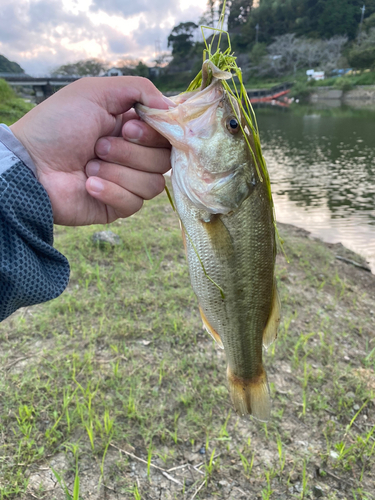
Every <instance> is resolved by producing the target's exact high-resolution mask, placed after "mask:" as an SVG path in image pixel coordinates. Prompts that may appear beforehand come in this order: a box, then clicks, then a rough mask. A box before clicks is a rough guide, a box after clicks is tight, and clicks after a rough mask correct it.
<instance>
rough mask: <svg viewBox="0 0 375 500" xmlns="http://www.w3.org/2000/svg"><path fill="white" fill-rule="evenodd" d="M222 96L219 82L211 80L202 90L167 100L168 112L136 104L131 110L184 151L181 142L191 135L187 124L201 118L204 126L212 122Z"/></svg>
mask: <svg viewBox="0 0 375 500" xmlns="http://www.w3.org/2000/svg"><path fill="white" fill-rule="evenodd" d="M224 95H225V94H224V89H223V87H222V85H221V83H220V80H217V79H214V80H213V82H212V83H211V84H210V85H209V86H208V87H206V88H205V89H203V90H194V91H192V92H185V93H183V94H179V95H176V96H173V97H170V99H171V100H172V101H173V102H174V103H175V104H176V106H170V107H169V109H155V108H149V107H147V106H145V105H144V104H140V103H137V104H136V105H135V107H134V109H135V111H136V113H137V114H138V116H139V117H140V118H141V119H142V120H143V121H144V122H146V123H147V124H148V125H150V126H151V127H152V128H154V129H155V130H156V131H157V132H159V134H161V135H163V136H164V137H165V138H166V139H168V141H169V142H170V143H171V144H172V146H174V147H176V148H178V149H182V150H187V144H186V141H184V139H186V137H187V136H188V135H189V133H190V132H191V131H190V129H189V126H188V124H189V122H191V121H192V120H197V119H200V118H202V119H203V115H204V119H205V120H207V123H209V122H212V121H213V120H214V118H215V112H216V108H217V106H219V104H220V103H221V102H222V100H223V99H224ZM206 128H207V127H206Z"/></svg>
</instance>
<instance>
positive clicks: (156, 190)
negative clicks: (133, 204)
mask: <svg viewBox="0 0 375 500" xmlns="http://www.w3.org/2000/svg"><path fill="white" fill-rule="evenodd" d="M150 181H151V182H150V186H149V190H148V192H147V194H146V196H145V197H144V199H145V200H151V199H152V198H154V197H155V196H157V195H158V194H160V193H161V192H162V191H163V189H164V187H165V179H164V177H163V176H162V175H161V174H152V177H151V179H150Z"/></svg>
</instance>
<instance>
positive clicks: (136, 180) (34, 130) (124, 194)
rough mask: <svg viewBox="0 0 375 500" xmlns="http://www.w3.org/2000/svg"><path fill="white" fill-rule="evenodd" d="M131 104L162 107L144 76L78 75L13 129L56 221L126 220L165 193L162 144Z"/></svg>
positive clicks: (165, 146) (162, 101)
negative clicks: (145, 204)
mask: <svg viewBox="0 0 375 500" xmlns="http://www.w3.org/2000/svg"><path fill="white" fill-rule="evenodd" d="M137 102H141V103H143V104H145V105H146V106H150V107H154V108H158V109H165V108H167V107H168V104H167V103H166V98H164V97H163V96H162V94H161V93H160V92H159V91H158V90H157V89H156V88H155V87H154V85H153V84H152V83H151V82H150V81H149V80H147V79H145V78H139V77H126V76H125V77H106V78H103V77H99V78H82V79H80V80H78V81H76V82H74V83H72V84H70V85H68V86H67V87H64V88H63V89H61V90H60V91H59V92H57V93H56V94H54V95H53V96H52V97H50V98H49V99H47V100H46V101H44V102H42V103H41V104H39V105H38V106H36V107H35V108H34V109H32V110H31V111H30V112H29V113H27V114H26V115H25V116H24V117H23V118H21V119H20V120H19V121H17V122H16V123H15V124H13V125H12V126H11V130H12V132H13V133H14V135H15V136H16V137H17V139H18V140H19V141H20V142H21V143H22V144H23V146H24V147H25V148H26V149H27V150H28V152H29V154H30V156H31V158H32V159H33V161H34V163H35V165H36V168H37V175H38V179H39V181H40V182H41V184H42V185H43V186H44V188H45V189H46V191H47V193H48V195H49V197H50V200H51V203H52V210H53V216H54V222H55V223H56V224H62V225H68V226H80V225H87V224H103V223H108V222H112V221H114V220H116V219H117V218H119V217H128V216H129V215H132V214H133V213H135V212H136V211H137V210H139V209H140V208H141V206H142V204H143V200H146V199H151V198H153V197H154V196H156V195H157V194H159V193H160V192H161V191H162V190H163V189H164V178H163V175H162V174H163V173H165V172H166V171H168V170H169V168H170V150H169V148H170V146H169V143H168V142H167V140H166V139H164V138H163V137H162V136H160V135H159V134H158V133H157V132H155V131H154V130H153V129H152V128H151V127H149V126H148V125H146V124H145V123H144V122H142V121H140V120H139V118H138V116H137V115H136V113H135V111H134V110H133V109H131V108H132V107H133V105H134V104H135V103H137Z"/></svg>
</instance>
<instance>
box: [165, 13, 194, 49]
mask: <svg viewBox="0 0 375 500" xmlns="http://www.w3.org/2000/svg"><path fill="white" fill-rule="evenodd" d="M197 28H198V26H197V25H196V24H195V23H193V22H191V21H188V22H186V23H180V24H178V25H177V26H175V27H174V28H173V30H172V31H171V34H170V35H169V37H168V47H170V46H172V55H173V57H177V58H182V57H185V56H187V55H188V54H189V52H190V50H191V48H192V47H193V41H192V38H193V36H194V31H195V30H196V29H197Z"/></svg>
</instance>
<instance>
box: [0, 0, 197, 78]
mask: <svg viewBox="0 0 375 500" xmlns="http://www.w3.org/2000/svg"><path fill="white" fill-rule="evenodd" d="M0 1H1V9H0V26H1V30H0V53H1V54H3V55H4V56H5V57H7V58H8V59H10V60H12V61H16V62H18V64H20V65H21V66H22V68H24V69H25V71H26V72H27V73H30V74H32V75H35V76H37V75H44V74H48V73H49V72H50V70H51V69H54V68H56V67H57V66H60V65H61V64H65V63H67V62H75V61H78V60H80V59H88V58H93V57H98V58H101V59H104V60H106V61H109V62H115V61H116V60H118V59H120V58H127V57H133V58H135V59H139V58H142V59H143V60H145V61H146V62H151V61H152V60H153V58H154V51H155V41H156V40H158V41H160V42H161V49H162V51H165V50H167V38H168V35H169V33H170V32H171V29H172V28H173V26H174V25H176V24H178V23H180V22H183V21H190V20H192V21H197V20H198V18H199V16H200V14H201V12H202V8H203V7H204V6H205V2H203V1H202V4H204V6H203V7H199V6H197V5H194V6H189V7H188V8H185V9H184V10H183V9H181V7H180V4H179V1H178V0H161V1H155V0H92V1H91V6H90V0H86V1H85V2H84V1H83V0H79V1H78V2H76V3H74V1H72V0H0ZM85 3H86V5H87V8H86V9H84V5H85Z"/></svg>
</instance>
